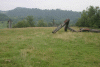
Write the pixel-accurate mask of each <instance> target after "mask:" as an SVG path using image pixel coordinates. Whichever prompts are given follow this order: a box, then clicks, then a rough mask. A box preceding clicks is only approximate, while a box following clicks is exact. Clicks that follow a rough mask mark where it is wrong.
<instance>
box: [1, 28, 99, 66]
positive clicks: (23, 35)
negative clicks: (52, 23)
mask: <svg viewBox="0 0 100 67" xmlns="http://www.w3.org/2000/svg"><path fill="white" fill-rule="evenodd" d="M54 29H55V28H53V27H33V28H32V27H31V28H12V29H0V67H100V33H91V32H70V31H68V32H64V30H63V29H61V30H60V31H58V32H57V33H56V34H52V33H51V32H52V30H54ZM74 29H76V28H75V27H74Z"/></svg>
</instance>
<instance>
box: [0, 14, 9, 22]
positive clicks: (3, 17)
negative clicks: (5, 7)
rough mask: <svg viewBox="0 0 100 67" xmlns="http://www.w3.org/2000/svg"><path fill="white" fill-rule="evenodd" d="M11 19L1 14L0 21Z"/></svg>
mask: <svg viewBox="0 0 100 67" xmlns="http://www.w3.org/2000/svg"><path fill="white" fill-rule="evenodd" d="M8 20H9V17H8V16H7V15H5V14H2V13H0V21H8Z"/></svg>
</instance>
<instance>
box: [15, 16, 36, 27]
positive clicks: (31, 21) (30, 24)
mask: <svg viewBox="0 0 100 67" xmlns="http://www.w3.org/2000/svg"><path fill="white" fill-rule="evenodd" d="M34 24H35V22H34V18H33V16H27V17H26V18H25V19H24V20H22V21H19V22H18V23H17V24H15V25H14V26H13V27H14V28H16V27H17V28H21V27H34V26H35V25H34Z"/></svg>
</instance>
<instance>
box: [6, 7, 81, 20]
mask: <svg viewBox="0 0 100 67" xmlns="http://www.w3.org/2000/svg"><path fill="white" fill-rule="evenodd" d="M5 14H6V15H7V16H9V17H26V16H30V15H32V16H34V17H35V19H36V20H40V19H44V20H45V21H47V22H51V21H52V20H53V19H55V20H59V21H60V20H65V19H67V18H70V19H71V20H72V21H73V22H74V21H76V20H77V19H78V18H79V17H80V16H81V14H80V13H79V12H74V11H68V10H60V9H56V10H53V9H52V10H47V9H45V10H41V9H37V8H32V9H30V8H22V7H17V8H15V9H13V10H9V11H7V12H6V13H5Z"/></svg>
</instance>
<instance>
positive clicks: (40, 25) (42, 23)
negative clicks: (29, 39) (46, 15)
mask: <svg viewBox="0 0 100 67" xmlns="http://www.w3.org/2000/svg"><path fill="white" fill-rule="evenodd" d="M37 27H47V23H44V21H43V20H39V21H38V23H37Z"/></svg>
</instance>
